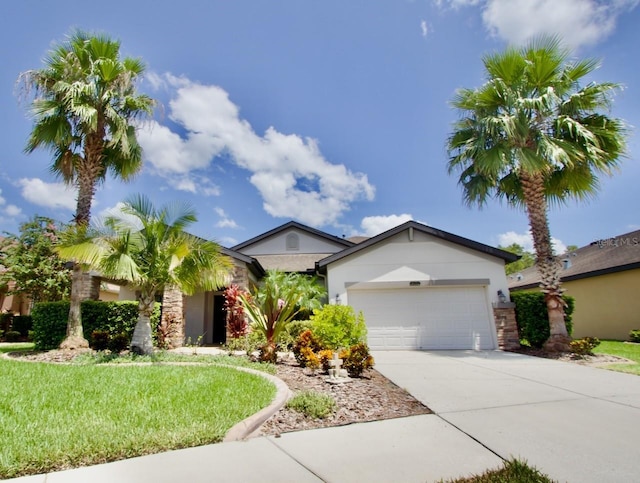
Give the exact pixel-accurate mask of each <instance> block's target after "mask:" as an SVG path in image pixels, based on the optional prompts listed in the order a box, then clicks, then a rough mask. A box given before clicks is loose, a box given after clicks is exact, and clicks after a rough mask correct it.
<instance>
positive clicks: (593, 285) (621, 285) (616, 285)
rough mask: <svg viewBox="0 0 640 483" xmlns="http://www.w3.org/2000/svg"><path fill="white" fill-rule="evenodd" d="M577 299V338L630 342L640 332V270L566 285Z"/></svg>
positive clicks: (568, 290)
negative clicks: (633, 331) (637, 331)
mask: <svg viewBox="0 0 640 483" xmlns="http://www.w3.org/2000/svg"><path fill="white" fill-rule="evenodd" d="M563 287H564V288H565V289H566V294H567V295H570V296H571V297H574V298H575V299H576V308H575V312H574V315H573V337H574V338H581V337H587V336H591V337H598V338H600V339H618V340H626V339H628V337H629V331H630V330H632V329H640V269H636V270H627V271H625V272H617V273H611V274H608V275H600V276H598V277H590V278H583V279H580V280H574V281H571V282H565V283H564V284H563Z"/></svg>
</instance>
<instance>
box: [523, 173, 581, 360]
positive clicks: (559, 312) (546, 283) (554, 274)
mask: <svg viewBox="0 0 640 483" xmlns="http://www.w3.org/2000/svg"><path fill="white" fill-rule="evenodd" d="M520 181H521V183H522V191H523V195H524V199H525V204H526V209H527V215H528V217H529V226H530V227H531V236H532V237H533V247H534V250H535V252H536V263H537V265H538V272H539V273H540V288H541V289H542V292H543V293H544V294H545V296H544V299H545V302H546V304H547V313H548V317H549V331H550V336H549V339H548V340H547V342H545V344H544V348H545V349H547V350H550V351H554V352H557V351H561V352H565V351H568V350H569V342H570V340H571V339H570V338H569V334H568V333H567V326H566V324H565V321H564V305H565V304H564V300H562V292H563V289H562V288H561V283H562V282H561V281H560V270H559V265H558V261H557V260H556V258H555V256H554V255H553V247H552V244H551V234H550V232H549V221H548V219H547V202H546V198H545V193H544V178H543V176H542V175H541V174H538V175H530V174H528V173H526V172H524V171H521V172H520Z"/></svg>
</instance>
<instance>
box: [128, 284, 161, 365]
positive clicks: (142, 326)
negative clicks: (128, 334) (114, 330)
mask: <svg viewBox="0 0 640 483" xmlns="http://www.w3.org/2000/svg"><path fill="white" fill-rule="evenodd" d="M154 303H155V299H154V296H153V292H152V293H151V294H148V293H144V292H143V293H141V294H140V298H139V300H138V322H137V323H136V327H135V329H134V330H133V338H132V339H131V352H133V353H134V354H139V355H149V354H153V339H152V338H151V314H152V313H153V305H154Z"/></svg>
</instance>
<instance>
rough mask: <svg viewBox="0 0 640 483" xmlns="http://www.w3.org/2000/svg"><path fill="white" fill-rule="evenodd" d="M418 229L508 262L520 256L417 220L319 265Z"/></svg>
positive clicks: (323, 260)
mask: <svg viewBox="0 0 640 483" xmlns="http://www.w3.org/2000/svg"><path fill="white" fill-rule="evenodd" d="M414 230H415V231H418V232H421V233H425V234H427V235H431V236H433V237H435V238H439V239H442V240H445V241H448V242H450V243H453V244H456V245H460V246H463V247H465V248H470V249H472V250H475V251H479V252H482V253H484V254H487V255H490V256H493V257H496V258H500V259H502V260H504V261H505V262H506V263H510V262H514V261H516V260H518V259H519V258H520V257H519V256H518V255H514V254H513V253H509V252H506V251H504V250H500V249H498V248H493V247H490V246H489V245H484V244H483V243H479V242H476V241H473V240H469V239H468V238H464V237H461V236H458V235H454V234H452V233H448V232H446V231H443V230H439V229H437V228H433V227H430V226H427V225H423V224H422V223H418V222H417V221H408V222H406V223H403V224H402V225H399V226H397V227H395V228H392V229H391V230H387V231H385V232H384V233H381V234H379V235H377V236H374V237H373V238H369V239H368V240H365V241H363V242H361V243H359V244H357V245H354V246H352V247H350V248H346V249H345V250H343V251H341V252H339V253H336V254H334V255H331V256H329V257H327V258H324V259H322V260H320V262H318V266H319V268H320V269H321V270H323V269H325V268H326V266H327V265H329V264H331V263H333V262H336V261H338V260H341V259H343V258H345V257H348V256H350V255H353V254H354V253H357V252H359V251H361V250H364V249H366V248H369V247H371V246H374V245H377V244H379V243H382V242H384V241H385V240H388V239H390V238H391V237H394V236H395V235H397V234H398V233H402V232H403V231H409V236H410V237H412V236H413V231H414Z"/></svg>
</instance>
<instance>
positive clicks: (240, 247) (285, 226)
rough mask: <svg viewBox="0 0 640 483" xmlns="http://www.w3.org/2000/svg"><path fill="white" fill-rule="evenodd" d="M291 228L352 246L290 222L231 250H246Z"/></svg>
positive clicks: (341, 239) (331, 236)
mask: <svg viewBox="0 0 640 483" xmlns="http://www.w3.org/2000/svg"><path fill="white" fill-rule="evenodd" d="M291 228H296V229H298V230H301V231H304V232H307V233H309V234H310V235H313V236H316V237H319V238H324V239H325V240H328V241H330V242H333V243H337V244H340V245H343V246H344V247H351V246H353V242H350V241H349V240H346V239H344V238H340V237H337V236H334V235H329V234H328V233H325V232H323V231H320V230H316V229H315V228H311V227H310V226H306V225H303V224H302V223H298V222H297V221H290V222H288V223H285V224H284V225H280V226H279V227H277V228H274V229H273V230H269V231H267V232H265V233H263V234H261V235H258V236H256V237H253V238H251V239H249V240H247V241H245V242H242V243H240V244H239V245H236V246H234V247H231V249H232V250H242V249H243V248H246V247H248V246H251V245H253V244H254V243H258V242H259V241H262V240H265V239H267V238H270V237H272V236H273V235H276V234H278V233H280V232H283V231H286V230H290V229H291Z"/></svg>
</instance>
